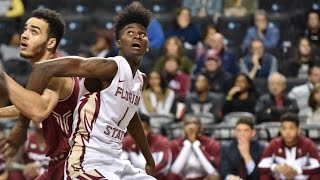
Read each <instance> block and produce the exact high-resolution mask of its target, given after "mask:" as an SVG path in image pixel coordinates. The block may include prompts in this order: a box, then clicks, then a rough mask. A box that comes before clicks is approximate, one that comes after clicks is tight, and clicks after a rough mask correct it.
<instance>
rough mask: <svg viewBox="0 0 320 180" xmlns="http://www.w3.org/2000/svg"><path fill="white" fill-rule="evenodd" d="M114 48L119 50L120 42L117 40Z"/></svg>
mask: <svg viewBox="0 0 320 180" xmlns="http://www.w3.org/2000/svg"><path fill="white" fill-rule="evenodd" d="M116 46H117V48H118V49H121V45H120V40H119V39H117V40H116Z"/></svg>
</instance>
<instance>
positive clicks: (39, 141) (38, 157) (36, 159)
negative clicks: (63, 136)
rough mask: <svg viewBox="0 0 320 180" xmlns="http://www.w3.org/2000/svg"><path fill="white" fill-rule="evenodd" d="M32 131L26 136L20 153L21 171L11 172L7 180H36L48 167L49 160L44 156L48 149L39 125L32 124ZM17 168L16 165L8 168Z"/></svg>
mask: <svg viewBox="0 0 320 180" xmlns="http://www.w3.org/2000/svg"><path fill="white" fill-rule="evenodd" d="M33 127H34V130H32V131H30V132H29V134H28V140H27V142H26V144H25V146H24V147H23V152H22V164H21V165H20V166H21V167H23V168H22V169H21V170H22V171H12V172H11V173H10V174H9V179H15V180H25V179H27V180H32V179H36V177H38V176H39V175H40V174H42V173H43V172H44V171H45V170H46V169H47V167H48V165H49V161H50V158H49V157H47V156H46V152H47V151H48V148H47V146H46V144H45V140H44V137H43V133H42V128H41V124H37V125H36V124H34V123H33ZM10 166H11V168H13V169H14V168H15V167H19V166H18V164H11V165H10V164H9V167H10Z"/></svg>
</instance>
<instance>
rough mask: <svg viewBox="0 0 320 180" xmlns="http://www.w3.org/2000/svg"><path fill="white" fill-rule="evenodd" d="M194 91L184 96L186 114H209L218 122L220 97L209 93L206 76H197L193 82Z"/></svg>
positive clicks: (220, 104)
mask: <svg viewBox="0 0 320 180" xmlns="http://www.w3.org/2000/svg"><path fill="white" fill-rule="evenodd" d="M195 86H196V91H195V92H192V93H190V94H188V95H187V96H186V102H185V104H186V113H187V114H189V113H190V114H211V115H212V116H214V118H215V120H216V121H218V120H219V118H220V114H221V109H222V107H221V106H222V96H221V95H219V94H216V93H213V92H210V84H209V81H208V79H207V77H206V76H204V75H198V76H197V78H196V82H195Z"/></svg>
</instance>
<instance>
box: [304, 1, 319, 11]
mask: <svg viewBox="0 0 320 180" xmlns="http://www.w3.org/2000/svg"><path fill="white" fill-rule="evenodd" d="M299 7H302V8H304V9H305V10H307V11H308V10H315V11H320V1H319V0H307V1H299Z"/></svg>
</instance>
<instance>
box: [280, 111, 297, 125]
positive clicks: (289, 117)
mask: <svg viewBox="0 0 320 180" xmlns="http://www.w3.org/2000/svg"><path fill="white" fill-rule="evenodd" d="M280 122H281V124H282V123H283V122H293V123H294V124H295V125H296V126H297V127H299V125H300V121H299V117H298V115H297V114H296V113H292V112H287V113H285V114H283V115H282V116H281V117H280Z"/></svg>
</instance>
